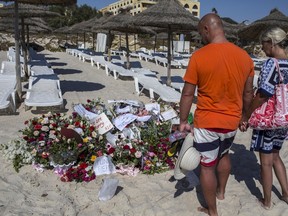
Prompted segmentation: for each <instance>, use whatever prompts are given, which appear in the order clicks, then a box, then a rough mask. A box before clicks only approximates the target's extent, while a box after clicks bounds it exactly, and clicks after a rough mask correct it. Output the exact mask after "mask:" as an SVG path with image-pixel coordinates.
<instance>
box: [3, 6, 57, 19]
mask: <svg viewBox="0 0 288 216" xmlns="http://www.w3.org/2000/svg"><path fill="white" fill-rule="evenodd" d="M18 16H19V17H27V18H29V17H53V16H60V14H59V13H56V12H52V11H49V10H47V8H46V7H43V6H36V5H29V4H19V5H18ZM0 17H15V5H14V4H10V5H7V6H4V7H1V8H0Z"/></svg>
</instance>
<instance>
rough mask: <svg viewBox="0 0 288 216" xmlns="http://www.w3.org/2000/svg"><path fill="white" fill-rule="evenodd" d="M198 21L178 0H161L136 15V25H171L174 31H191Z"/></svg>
mask: <svg viewBox="0 0 288 216" xmlns="http://www.w3.org/2000/svg"><path fill="white" fill-rule="evenodd" d="M198 21H199V20H198V18H196V17H194V16H193V15H192V14H191V13H190V12H189V11H187V10H186V9H185V8H184V7H183V6H182V5H181V4H180V3H179V1H178V0H159V2H158V3H157V4H155V5H153V6H151V7H149V8H147V9H146V10H145V11H143V12H141V13H139V14H136V15H135V16H134V24H136V25H141V26H153V27H159V28H165V29H167V28H168V27H169V28H170V29H171V30H172V31H181V30H188V31H191V30H193V29H196V27H197V24H198Z"/></svg>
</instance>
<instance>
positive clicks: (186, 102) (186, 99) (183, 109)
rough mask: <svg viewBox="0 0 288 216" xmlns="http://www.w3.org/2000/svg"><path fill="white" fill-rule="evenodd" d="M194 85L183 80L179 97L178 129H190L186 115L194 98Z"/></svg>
mask: <svg viewBox="0 0 288 216" xmlns="http://www.w3.org/2000/svg"><path fill="white" fill-rule="evenodd" d="M195 89H196V85H194V84H191V83H188V82H185V84H184V88H183V90H182V94H181V99H180V127H179V130H180V131H185V130H186V131H191V125H189V124H188V115H189V113H190V109H191V106H192V102H193V99H194V93H195Z"/></svg>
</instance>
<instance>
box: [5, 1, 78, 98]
mask: <svg viewBox="0 0 288 216" xmlns="http://www.w3.org/2000/svg"><path fill="white" fill-rule="evenodd" d="M2 1H4V2H14V13H13V14H14V17H15V57H16V58H15V65H16V68H15V69H16V79H17V93H18V95H19V96H20V97H21V95H22V85H21V70H20V48H19V26H18V24H17V22H18V19H19V13H18V3H25V4H37V5H49V4H50V5H52V4H61V5H73V4H76V3H77V0H2Z"/></svg>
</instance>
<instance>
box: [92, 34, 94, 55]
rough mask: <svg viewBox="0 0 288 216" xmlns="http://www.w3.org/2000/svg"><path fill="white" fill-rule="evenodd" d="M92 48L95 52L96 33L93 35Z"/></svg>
mask: <svg viewBox="0 0 288 216" xmlns="http://www.w3.org/2000/svg"><path fill="white" fill-rule="evenodd" d="M92 47H93V51H95V32H93V33H92Z"/></svg>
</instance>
